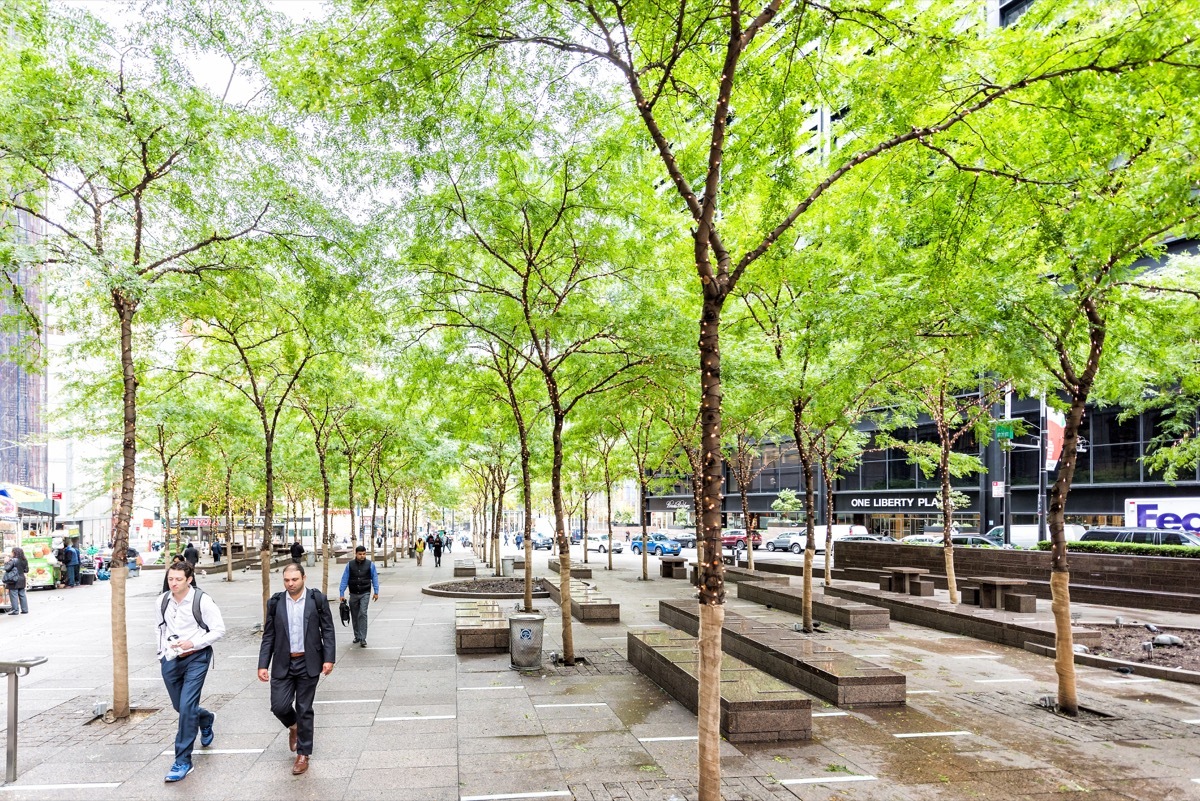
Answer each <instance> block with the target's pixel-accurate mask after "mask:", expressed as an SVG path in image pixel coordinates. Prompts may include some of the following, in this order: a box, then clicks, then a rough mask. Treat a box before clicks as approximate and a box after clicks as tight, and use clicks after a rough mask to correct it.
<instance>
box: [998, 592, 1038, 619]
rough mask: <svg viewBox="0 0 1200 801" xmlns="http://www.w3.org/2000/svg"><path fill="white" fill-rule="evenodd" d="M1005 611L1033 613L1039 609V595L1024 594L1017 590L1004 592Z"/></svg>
mask: <svg viewBox="0 0 1200 801" xmlns="http://www.w3.org/2000/svg"><path fill="white" fill-rule="evenodd" d="M1004 611H1005V612H1017V613H1020V614H1033V613H1034V612H1036V611H1037V596H1036V595H1022V594H1019V593H1015V592H1008V593H1005V594H1004Z"/></svg>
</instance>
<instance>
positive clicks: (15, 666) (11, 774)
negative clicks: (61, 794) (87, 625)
mask: <svg viewBox="0 0 1200 801" xmlns="http://www.w3.org/2000/svg"><path fill="white" fill-rule="evenodd" d="M47 659H48V657H44V656H31V657H27V658H25V659H14V660H12V661H8V662H4V661H0V676H8V750H7V765H6V769H5V773H4V783H5V784H8V783H9V782H14V781H16V780H17V682H18V680H19V679H20V678H21V677H22V676H25V675H28V673H29V669H30V668H34V667H37V666H38V665H41V664H43V663H45V662H46V660H47Z"/></svg>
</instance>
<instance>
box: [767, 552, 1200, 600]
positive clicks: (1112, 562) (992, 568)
mask: <svg viewBox="0 0 1200 801" xmlns="http://www.w3.org/2000/svg"><path fill="white" fill-rule="evenodd" d="M1068 559H1069V561H1070V566H1071V600H1073V601H1079V602H1081V603H1090V604H1105V605H1109V606H1132V607H1137V608H1140V609H1162V610H1165V611H1168V612H1191V613H1200V560H1198V559H1180V558H1178V557H1168V556H1125V555H1115V554H1097V553H1071V554H1069V555H1068ZM777 564H778V563H767V562H756V563H755V567H756V568H758V569H759V570H765V571H771V572H774V571H776V570H777V567H776V565H777ZM892 565H901V566H905V567H923V568H925V569H927V570H929V571H930V575H929V576H926V577H925V578H927V579H932V580H933V582H934V583H935V584H936V586H937V587H938V588H940V589H945V588H946V577H945V572H946V565H945V559H944V555H943V549H942V548H940V547H937V546H932V547H931V546H928V545H903V544H900V543H891V542H839V543H837V544H836V546H835V550H834V575H835V576H840V577H844V578H846V579H849V580H857V579H859V576H861V575H862V574H861V573H860V574H858V575H854V573H852V572H845V571H847V570H849V569H858V570H869V571H872V572H876V573H880V574H882V573H886V572H887V571H885V570H883V568H884V567H885V566H888V567H890V566H892ZM789 567H790V566H789ZM779 572H783V571H779ZM954 573H955V576H956V577H957V579H958V581H959V582H960V583H962V582H965V581H968V580H969V578H970V577H971V576H1003V577H1005V578H1019V579H1025V580H1026V581H1028V582H1029V585H1028V586H1027V587H1023V588H1022V590H1023V591H1024V592H1026V593H1031V594H1034V595H1037V597H1039V598H1047V599H1048V598H1049V597H1050V553H1049V552H1048V551H1022V550H1006V549H1002V548H955V549H954Z"/></svg>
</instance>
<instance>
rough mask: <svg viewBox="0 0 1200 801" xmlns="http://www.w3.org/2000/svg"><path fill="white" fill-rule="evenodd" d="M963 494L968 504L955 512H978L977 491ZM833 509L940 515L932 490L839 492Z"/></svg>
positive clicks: (935, 496) (959, 489) (835, 496)
mask: <svg viewBox="0 0 1200 801" xmlns="http://www.w3.org/2000/svg"><path fill="white" fill-rule="evenodd" d="M956 489H958V491H959V492H963V491H964V490H963V488H956ZM965 494H966V495H967V497H968V498H969V499H970V502H969V503H968V504H967V505H966V506H965V507H962V508H959V509H955V511H956V512H972V511H978V509H979V499H978V494H979V493H978V490H974V491H972V490H970V489H968V490H966V491H965ZM833 508H834V510H835V511H838V512H890V513H892V514H913V515H931V514H940V513H941V508H940V507H939V506H938V496H937V493H936V492H934V491H932V490H930V491H929V492H920V493H917V492H911V493H904V494H898V493H894V492H885V493H866V492H862V493H856V492H840V493H837V494H835V495H834V498H833Z"/></svg>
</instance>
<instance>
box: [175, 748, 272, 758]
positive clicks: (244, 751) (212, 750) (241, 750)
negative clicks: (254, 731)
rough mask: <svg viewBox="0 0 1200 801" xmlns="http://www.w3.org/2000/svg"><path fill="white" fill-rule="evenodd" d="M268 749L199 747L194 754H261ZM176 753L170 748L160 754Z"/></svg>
mask: <svg viewBox="0 0 1200 801" xmlns="http://www.w3.org/2000/svg"><path fill="white" fill-rule="evenodd" d="M265 750H266V749H264V748H197V749H195V750H194V751H192V753H193V754H261V753H262V752H263V751H265ZM174 753H175V749H174V748H168V749H167V750H166V751H163V752H162V753H161V754H159V756H172V755H173V754H174Z"/></svg>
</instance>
